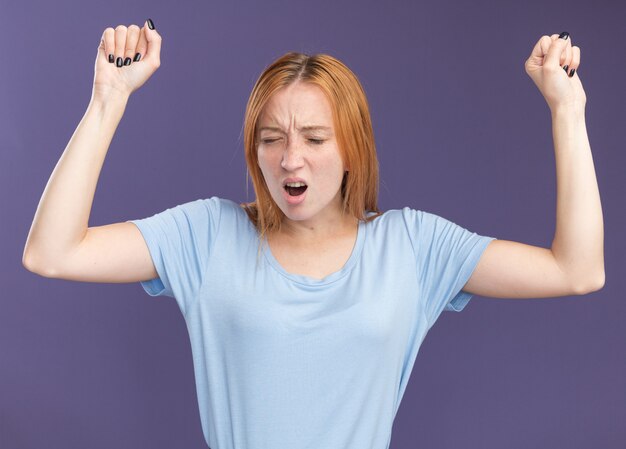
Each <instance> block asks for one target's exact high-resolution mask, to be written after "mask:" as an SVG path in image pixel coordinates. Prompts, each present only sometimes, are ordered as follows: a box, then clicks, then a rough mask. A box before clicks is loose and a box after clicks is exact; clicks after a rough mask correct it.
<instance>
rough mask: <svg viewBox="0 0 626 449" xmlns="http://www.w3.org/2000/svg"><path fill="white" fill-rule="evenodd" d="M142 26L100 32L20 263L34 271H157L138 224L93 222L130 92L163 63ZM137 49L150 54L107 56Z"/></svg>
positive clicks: (71, 275) (118, 276)
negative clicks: (71, 126)
mask: <svg viewBox="0 0 626 449" xmlns="http://www.w3.org/2000/svg"><path fill="white" fill-rule="evenodd" d="M133 31H136V33H134V32H133ZM139 31H140V29H139V27H137V26H132V25H131V26H130V27H128V28H126V27H124V26H119V27H117V28H116V29H115V30H113V29H112V28H107V30H105V32H104V34H103V39H102V41H101V44H100V47H99V49H98V57H97V59H96V70H95V72H96V75H95V78H94V88H93V91H92V98H91V101H90V102H89V105H88V107H87V110H86V112H85V114H84V116H83V118H82V120H81V121H80V123H79V124H78V127H77V128H76V130H75V132H74V134H73V135H72V137H71V139H70V141H69V143H68V145H67V147H66V148H65V150H64V152H63V154H62V156H61V158H60V159H59V161H58V163H57V165H56V166H55V168H54V170H53V172H52V175H51V176H50V179H49V181H48V183H47V185H46V187H45V189H44V192H43V195H42V197H41V199H40V201H39V205H38V207H37V211H36V212H35V216H34V219H33V223H32V226H31V229H30V232H29V234H28V238H27V241H26V245H25V248H24V253H23V259H22V263H23V265H24V266H25V267H26V268H27V269H28V270H30V271H33V272H36V273H38V274H41V275H43V276H46V277H63V278H66V279H76V280H85V281H93V282H98V281H102V282H132V281H134V280H137V277H140V278H145V279H151V278H154V277H156V271H155V270H154V266H153V265H152V260H151V258H150V254H149V252H148V249H147V246H146V244H145V242H144V241H143V237H142V236H141V233H140V232H139V230H138V229H137V227H136V226H135V225H134V224H132V223H115V224H112V225H107V226H100V227H94V228H89V215H90V213H91V206H92V204H93V198H94V194H95V190H96V185H97V183H98V178H99V176H100V171H101V169H102V166H103V164H104V159H105V157H106V154H107V151H108V149H109V145H110V143H111V140H112V139H113V135H114V134H115V130H116V129H117V126H118V124H119V122H120V120H121V119H122V116H123V115H124V110H125V108H126V104H127V103H128V99H129V97H130V94H131V93H132V92H134V91H135V90H136V89H137V88H138V87H139V86H141V85H142V84H143V83H144V82H145V81H146V80H147V79H148V78H149V77H150V75H151V74H152V73H154V71H156V69H157V68H158V67H159V65H160V58H159V52H160V41H161V38H160V36H159V35H158V34H157V33H156V30H149V29H148V27H147V26H144V29H143V30H141V33H139ZM127 35H128V41H130V42H131V45H127V44H128V43H127ZM142 46H143V47H142ZM140 50H141V51H140ZM129 52H130V53H129ZM135 52H140V53H141V54H142V55H143V54H144V53H145V58H144V59H142V60H140V61H136V62H132V63H131V64H130V65H128V66H122V67H119V66H116V65H115V63H109V61H108V60H109V58H108V56H107V55H108V54H109V53H110V54H113V55H115V56H117V57H122V59H123V58H124V56H127V55H128V54H131V57H132V56H134V53H135ZM133 66H134V67H133ZM92 231H93V232H92ZM88 234H91V235H89V236H88ZM146 276H152V277H147V278H146Z"/></svg>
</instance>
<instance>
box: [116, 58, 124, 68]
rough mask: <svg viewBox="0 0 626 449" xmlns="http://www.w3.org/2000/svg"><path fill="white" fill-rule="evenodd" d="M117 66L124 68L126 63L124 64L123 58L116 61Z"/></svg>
mask: <svg viewBox="0 0 626 449" xmlns="http://www.w3.org/2000/svg"><path fill="white" fill-rule="evenodd" d="M115 65H116V66H118V67H122V66H123V65H124V63H123V62H122V58H120V57H119V56H118V57H117V59H116V60H115Z"/></svg>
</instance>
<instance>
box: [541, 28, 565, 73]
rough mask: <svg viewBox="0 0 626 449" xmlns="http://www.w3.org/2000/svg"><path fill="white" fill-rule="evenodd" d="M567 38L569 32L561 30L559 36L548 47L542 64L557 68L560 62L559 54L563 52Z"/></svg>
mask: <svg viewBox="0 0 626 449" xmlns="http://www.w3.org/2000/svg"><path fill="white" fill-rule="evenodd" d="M568 39H569V33H568V32H567V31H563V32H562V33H561V34H559V38H558V39H555V40H554V41H553V42H552V45H551V46H550V48H549V49H548V54H546V58H545V61H544V66H548V67H551V66H552V67H554V68H558V67H559V66H560V65H561V64H560V61H561V55H562V54H564V53H565V50H566V48H567V44H568V42H567V41H568Z"/></svg>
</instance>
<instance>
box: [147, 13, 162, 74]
mask: <svg viewBox="0 0 626 449" xmlns="http://www.w3.org/2000/svg"><path fill="white" fill-rule="evenodd" d="M144 33H145V36H146V41H147V42H148V49H147V50H146V57H145V58H144V60H145V59H149V60H153V61H154V62H156V63H157V64H158V65H160V64H161V35H160V34H159V33H158V32H157V30H156V28H155V27H154V22H152V20H151V19H148V20H146V22H145V23H144Z"/></svg>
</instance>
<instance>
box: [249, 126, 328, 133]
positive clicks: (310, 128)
mask: <svg viewBox="0 0 626 449" xmlns="http://www.w3.org/2000/svg"><path fill="white" fill-rule="evenodd" d="M298 130H299V131H317V130H321V131H330V130H331V128H330V127H329V126H321V125H310V126H302V127H300V128H298ZM261 131H278V132H283V130H282V129H280V128H278V127H276V126H263V127H262V128H260V129H259V132H261Z"/></svg>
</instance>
